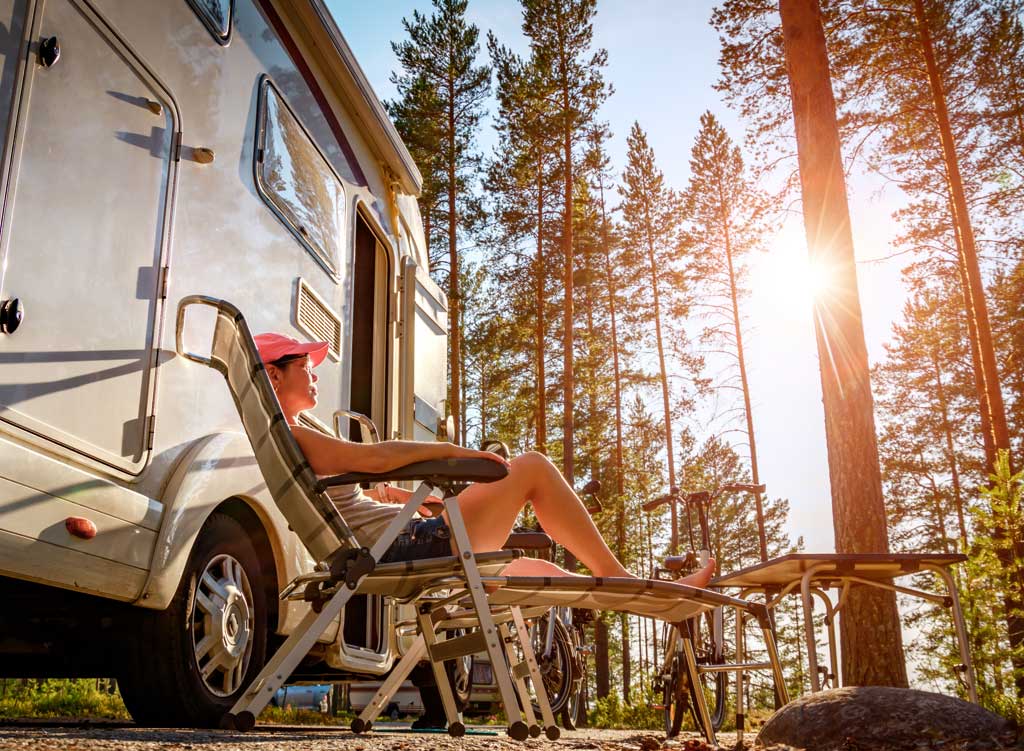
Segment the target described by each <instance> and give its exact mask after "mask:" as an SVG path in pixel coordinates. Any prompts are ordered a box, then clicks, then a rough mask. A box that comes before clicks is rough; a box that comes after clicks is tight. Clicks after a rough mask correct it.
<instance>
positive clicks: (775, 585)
mask: <svg viewBox="0 0 1024 751" xmlns="http://www.w3.org/2000/svg"><path fill="white" fill-rule="evenodd" d="M965 560H967V558H966V556H963V555H957V554H948V555H939V554H932V553H793V554H792V555H784V556H782V557H780V558H773V559H772V560H770V561H766V562H765V563H759V564H758V565H756V566H750V567H748V568H745V569H741V570H740V571H736V572H735V573H731V574H727V575H725V576H720V577H718V578H717V579H714V580H712V582H711V584H710V585H709V586H710V587H712V588H715V589H725V588H738V589H739V590H740V592H739V597H740V598H743V599H746V598H747V597H749V596H750V595H752V594H756V593H764V595H765V597H766V599H767V605H768V607H769V608H773V607H775V606H776V605H778V603H779V601H780V600H781V599H782V598H783V597H784V596H786V595H788V594H790V593H792V592H794V590H796V589H797V588H798V587H799V589H800V595H801V598H802V600H803V611H804V636H805V639H806V641H807V659H808V662H809V667H810V674H811V690H812V691H820V690H821V682H820V679H819V674H818V655H817V652H816V650H815V641H814V621H813V619H812V607H813V601H812V599H811V598H812V595H813V596H817V597H818V598H819V599H820V600H821V601H822V603H823V604H824V605H825V624H826V627H827V628H828V645H829V655H830V658H831V668H832V672H831V673H829V674H828V677H829V678H830V679H831V681H832V685H835V677H836V674H837V673H838V666H837V661H836V640H835V623H834V618H835V615H836V614H837V613H838V612H839V611H840V610H841V609H842V607H843V605H844V604H845V603H846V596H847V593H848V592H849V589H850V586H851V585H853V584H862V585H866V586H870V587H878V588H879V589H887V590H890V591H893V592H899V593H901V594H905V595H911V596H913V597H919V598H921V599H923V600H927V601H928V602H934V603H937V604H939V605H942V606H943V607H947V608H949V609H950V610H951V611H952V616H953V625H954V626H955V628H956V638H957V644H958V646H959V648H960V659H961V664H960V665H958V666H957V670H958V671H959V672H960V673H962V674H963V676H964V680H965V682H966V684H967V693H968V696H969V697H970V700H971V701H972V702H974V703H977V701H978V695H977V690H976V689H975V684H974V666H973V665H972V663H971V654H970V650H969V649H968V648H967V629H966V627H965V626H964V616H963V611H962V610H961V608H960V598H959V597H958V595H957V591H956V584H955V582H954V581H953V576H952V575H951V574H950V568H951V567H952V566H954V565H956V564H958V563H962V562H963V561H965ZM922 572H931V573H933V574H935V575H936V576H938V578H939V579H941V580H942V581H943V582H944V583H945V585H946V594H945V595H939V594H935V593H932V592H924V591H921V590H919V589H911V588H909V587H905V586H900V585H897V584H895V583H894V580H895V579H899V578H901V577H904V576H907V575H909V574H916V573H922ZM830 589H838V590H839V598H838V600H837V601H836V602H835V603H834V604H833V602H832V599H831V597H830V596H829V594H828V590H830Z"/></svg>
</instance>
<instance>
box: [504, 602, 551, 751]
mask: <svg viewBox="0 0 1024 751" xmlns="http://www.w3.org/2000/svg"><path fill="white" fill-rule="evenodd" d="M512 622H513V623H514V624H515V629H516V633H517V634H518V636H519V643H520V644H521V645H522V648H523V657H524V659H525V661H526V667H527V669H528V670H529V671H530V680H531V681H533V686H534V691H535V692H536V694H537V704H538V706H540V715H541V719H542V720H543V721H544V734H545V736H547V738H548V740H552V741H553V740H557V739H558V736H559V735H561V731H560V730H559V729H558V725H556V724H555V715H554V713H553V712H552V711H551V701H550V699H549V698H548V690H547V689H546V688H545V687H544V678H543V676H542V675H541V674H540V667H539V666H538V665H537V655H536V654H535V653H534V651H533V644H532V643H531V642H530V632H529V630H528V629H527V628H526V622H525V621H524V620H523V611H522V610H520V609H519V608H518V607H513V608H512Z"/></svg>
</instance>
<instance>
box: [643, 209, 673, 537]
mask: <svg viewBox="0 0 1024 751" xmlns="http://www.w3.org/2000/svg"><path fill="white" fill-rule="evenodd" d="M644 234H645V235H646V239H647V261H648V263H649V265H650V270H651V292H652V293H653V295H654V338H655V340H656V341H657V344H658V372H659V374H660V376H661V405H662V409H663V410H664V413H665V453H666V454H667V455H668V486H669V488H675V487H677V485H676V460H675V451H674V450H673V444H672V409H671V405H670V403H669V395H668V371H667V369H666V368H665V345H664V343H663V342H662V338H661V285H660V284H659V283H658V267H657V266H656V265H655V263H654V227H653V226H652V222H651V212H650V206H649V205H647V206H645V207H644ZM676 506H677V504H676V503H670V504H669V508H671V509H672V516H671V522H672V537H671V538H670V543H669V553H670V554H671V555H675V554H676V553H677V552H679V522H678V519H677V518H676V515H677V513H678V511H677V510H676Z"/></svg>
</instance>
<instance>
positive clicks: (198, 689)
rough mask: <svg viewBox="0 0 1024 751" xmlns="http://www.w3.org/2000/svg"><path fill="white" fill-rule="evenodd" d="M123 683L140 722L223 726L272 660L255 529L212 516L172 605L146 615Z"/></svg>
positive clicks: (124, 695) (142, 616)
mask: <svg viewBox="0 0 1024 751" xmlns="http://www.w3.org/2000/svg"><path fill="white" fill-rule="evenodd" d="M139 615H140V620H141V621H142V623H141V624H140V629H139V632H138V637H139V638H137V639H136V640H135V644H133V645H132V654H131V658H130V659H129V660H128V664H127V665H126V666H125V668H124V671H123V674H122V676H121V677H120V680H119V685H120V687H121V696H122V698H123V699H124V703H125V706H126V707H127V708H128V711H129V712H130V713H131V715H132V717H133V718H134V719H135V721H136V722H137V723H139V724H140V725H149V726H165V727H211V728H212V727H217V726H218V723H219V722H220V719H221V717H222V716H223V715H224V714H225V713H227V712H228V710H230V709H231V707H232V706H233V705H234V703H235V700H236V699H237V698H238V696H239V695H240V694H241V693H242V691H243V690H244V689H245V687H246V686H247V685H248V684H249V683H250V682H251V681H252V679H253V678H255V676H256V674H257V673H258V672H259V670H260V668H261V667H262V666H263V663H264V661H265V659H266V647H267V600H266V594H265V591H264V588H263V582H262V572H261V570H260V564H259V559H258V558H257V556H256V551H255V550H254V549H253V547H252V544H251V543H250V541H249V534H248V533H247V532H246V530H245V529H244V528H243V527H242V525H241V524H239V523H238V522H237V521H235V520H234V519H232V518H231V517H229V516H227V515H224V514H216V513H215V514H213V515H211V516H210V518H209V519H208V520H207V522H206V525H205V526H204V527H203V530H202V532H200V534H199V538H198V539H197V540H196V544H195V546H194V547H193V549H192V554H191V555H190V556H189V560H188V563H187V565H186V567H185V572H184V575H183V576H182V579H181V583H180V584H179V586H178V591H177V592H176V593H175V595H174V599H173V600H172V601H171V604H170V606H169V607H168V608H167V610H164V611H146V612H142V613H140V614H139Z"/></svg>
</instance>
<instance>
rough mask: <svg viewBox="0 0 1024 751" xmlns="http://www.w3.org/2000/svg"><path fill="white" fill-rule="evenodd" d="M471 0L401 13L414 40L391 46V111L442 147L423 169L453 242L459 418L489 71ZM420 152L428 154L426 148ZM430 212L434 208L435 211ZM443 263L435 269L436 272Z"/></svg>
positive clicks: (443, 1) (453, 369) (454, 407)
mask: <svg viewBox="0 0 1024 751" xmlns="http://www.w3.org/2000/svg"><path fill="white" fill-rule="evenodd" d="M467 3H468V0H433V7H434V13H433V14H432V15H430V16H429V17H427V16H425V15H423V14H421V13H420V12H419V11H413V14H412V19H411V20H409V19H403V20H402V25H403V27H404V28H405V31H406V33H407V34H408V35H409V39H408V40H407V41H404V42H394V43H392V45H391V46H392V49H393V50H394V51H395V55H397V57H398V60H399V63H400V64H401V66H402V70H403V72H402V73H401V74H397V73H396V74H393V75H392V82H393V83H394V84H395V86H396V88H397V89H398V94H399V96H400V100H399V103H398V104H397V105H393V106H392V110H393V111H394V112H395V114H396V117H397V119H398V121H399V123H401V124H402V125H403V126H404V127H405V128H407V129H411V131H412V132H411V133H410V135H411V140H412V142H413V143H416V144H429V145H432V146H436V156H431V157H428V159H429V161H428V162H427V164H426V165H425V166H426V169H425V170H424V172H426V173H428V174H429V175H430V177H429V181H430V185H431V189H432V190H435V189H436V191H437V192H436V193H434V194H433V195H432V197H436V198H437V202H438V203H439V204H442V205H443V210H442V211H441V212H439V213H442V214H443V218H444V222H445V225H446V226H444V228H443V230H442V228H441V227H437V226H435V225H434V224H433V223H431V229H432V230H435V231H437V233H438V234H440V232H442V231H443V233H444V234H443V237H444V239H445V240H446V244H447V248H448V254H447V255H448V258H447V271H448V273H447V276H446V277H442V280H443V281H444V282H445V284H444V287H445V291H446V292H447V294H448V338H449V347H450V360H449V368H448V372H449V376H450V384H449V391H448V394H449V397H448V407H449V413H450V414H451V415H452V417H453V418H454V420H455V424H456V425H459V424H461V423H462V422H463V415H462V407H461V404H462V388H463V387H462V360H463V356H462V334H461V327H462V298H461V294H460V291H459V282H460V266H459V251H458V243H459V234H460V233H465V232H466V231H468V230H469V229H470V228H471V227H472V226H473V224H474V222H475V221H476V220H478V219H479V201H478V199H477V198H476V197H475V195H474V194H473V187H472V181H473V179H474V178H475V176H476V174H477V172H478V170H479V164H480V157H479V155H478V154H477V153H476V149H475V146H474V141H475V138H476V132H477V130H478V128H479V123H480V118H481V117H482V116H483V112H484V109H483V108H484V101H485V100H486V98H487V96H488V94H489V92H490V77H491V72H490V68H488V67H487V66H486V65H477V64H476V60H477V57H478V55H479V52H480V45H479V43H478V41H477V40H478V37H479V33H480V32H479V29H478V28H477V27H476V26H474V25H472V24H468V23H467V22H466V7H467ZM419 107H423V108H424V109H423V111H422V114H423V115H425V117H424V118H422V119H420V118H418V117H417V114H418V113H419V110H418V108H419ZM420 127H422V128H424V129H426V130H425V132H424V133H419V132H418V129H419V128H420ZM403 135H406V134H405V133H403ZM420 155H421V157H422V156H423V152H422V150H421V151H420ZM421 166H423V165H421ZM430 216H431V217H432V218H433V217H434V216H435V214H434V213H433V212H431V213H430ZM438 218H441V217H438ZM439 267H440V264H439ZM438 270H439V269H434V268H432V269H431V271H433V272H434V273H435V274H436V273H437V271H438Z"/></svg>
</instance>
